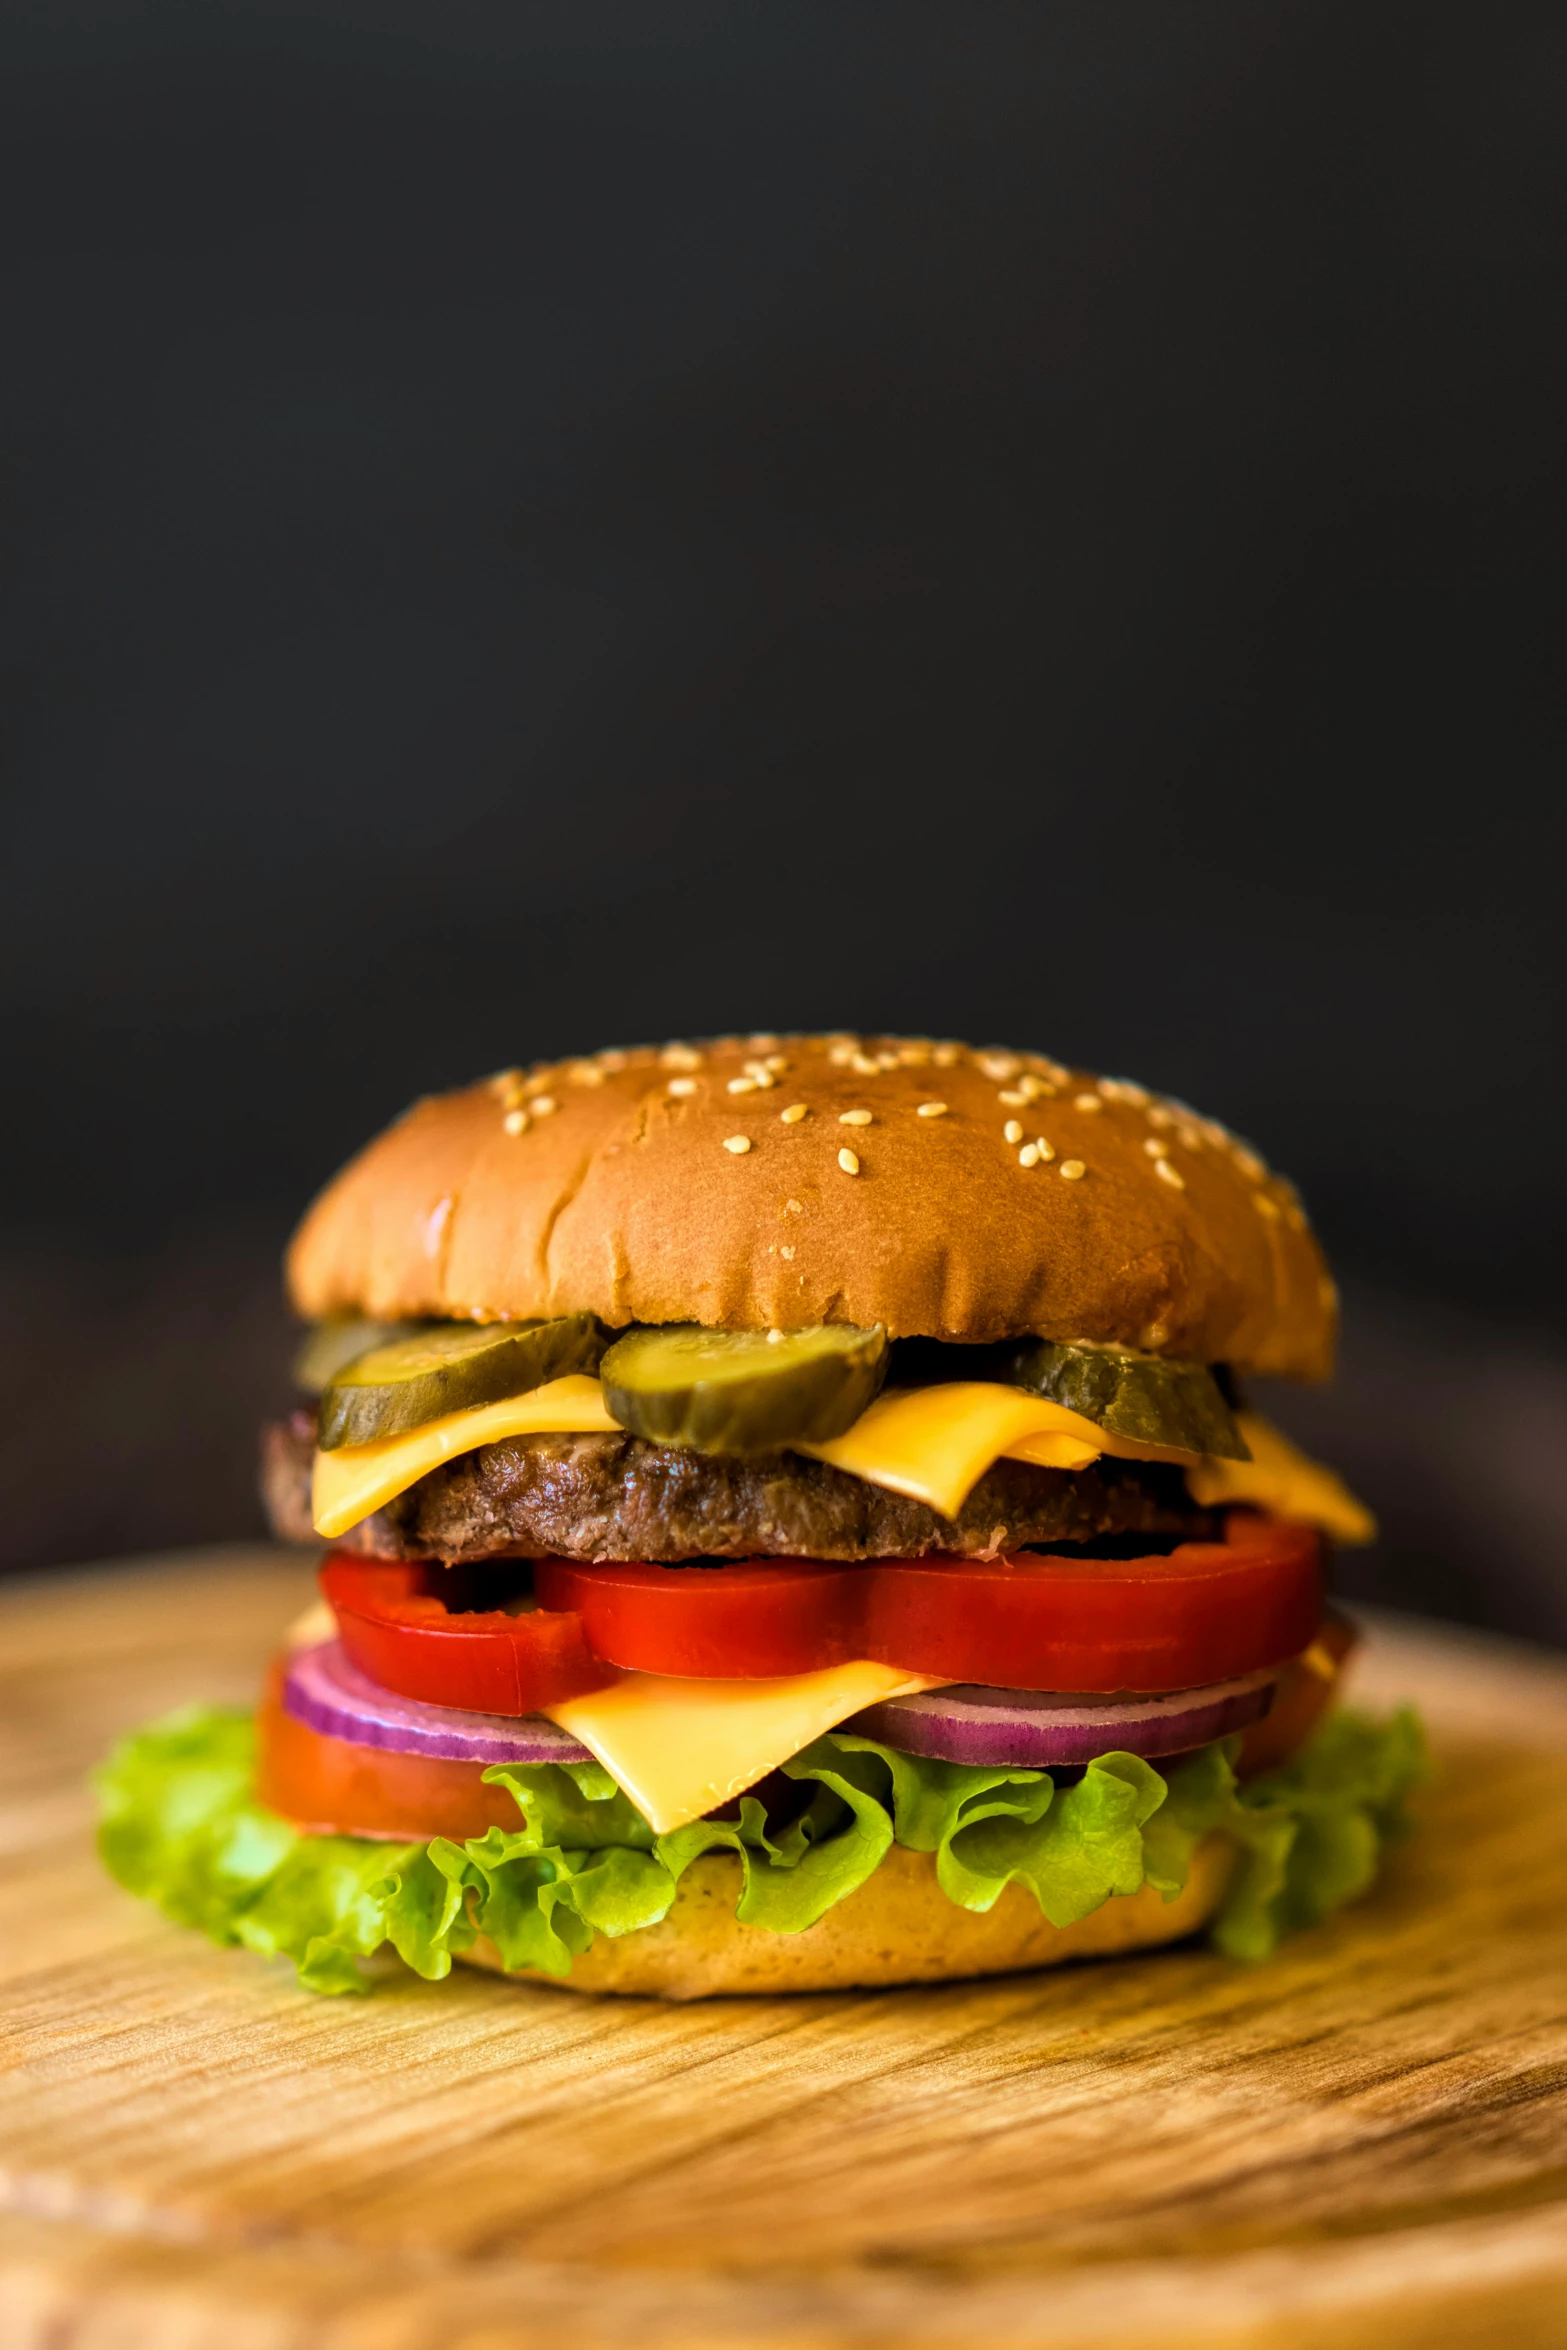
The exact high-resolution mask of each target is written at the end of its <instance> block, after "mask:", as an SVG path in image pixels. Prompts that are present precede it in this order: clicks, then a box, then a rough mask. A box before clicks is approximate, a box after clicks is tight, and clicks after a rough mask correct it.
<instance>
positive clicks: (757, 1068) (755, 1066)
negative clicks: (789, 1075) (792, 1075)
mask: <svg viewBox="0 0 1567 2350" xmlns="http://www.w3.org/2000/svg"><path fill="white" fill-rule="evenodd" d="M740 1066H741V1068H742V1069H744V1071H745V1073H746V1075H747V1077H752V1078H754V1079H755V1080H756V1083H757V1084H758V1085H759V1086H760V1087H761V1088H762V1091H763V1092H764V1093H765V1092H766V1090H767V1088H768V1087H769V1086H770V1085H772V1084H774V1083H775V1082H776V1080H775V1078H774V1076H773V1073H772V1071H771V1069H769V1068H768V1066H767V1063H766V1062H765V1061H742V1062H741V1064H740Z"/></svg>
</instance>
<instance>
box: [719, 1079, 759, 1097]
mask: <svg viewBox="0 0 1567 2350" xmlns="http://www.w3.org/2000/svg"><path fill="white" fill-rule="evenodd" d="M724 1091H725V1093H755V1091H756V1079H755V1078H754V1077H731V1078H730V1080H729V1083H728V1084H727V1085H726V1086H725V1087H724Z"/></svg>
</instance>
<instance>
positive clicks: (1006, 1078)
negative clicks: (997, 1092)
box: [974, 1052, 1018, 1085]
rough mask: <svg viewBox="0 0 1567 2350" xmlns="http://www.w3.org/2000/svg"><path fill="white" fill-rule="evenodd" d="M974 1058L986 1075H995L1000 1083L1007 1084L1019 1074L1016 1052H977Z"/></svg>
mask: <svg viewBox="0 0 1567 2350" xmlns="http://www.w3.org/2000/svg"><path fill="white" fill-rule="evenodd" d="M974 1059H975V1062H976V1065H977V1066H978V1067H979V1068H980V1069H982V1070H983V1071H984V1073H985V1075H986V1076H987V1077H993V1078H994V1079H995V1081H996V1083H997V1084H998V1085H1006V1084H1007V1083H1009V1082H1010V1080H1011V1079H1012V1078H1014V1077H1015V1076H1016V1075H1017V1072H1018V1058H1017V1055H1016V1053H997V1052H985V1053H976V1054H975V1056H974Z"/></svg>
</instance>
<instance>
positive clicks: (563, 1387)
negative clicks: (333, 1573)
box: [310, 1374, 621, 1542]
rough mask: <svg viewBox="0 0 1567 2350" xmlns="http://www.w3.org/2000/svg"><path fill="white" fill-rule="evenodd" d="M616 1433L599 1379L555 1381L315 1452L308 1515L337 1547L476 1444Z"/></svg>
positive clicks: (617, 1431) (577, 1377) (318, 1530)
mask: <svg viewBox="0 0 1567 2350" xmlns="http://www.w3.org/2000/svg"><path fill="white" fill-rule="evenodd" d="M605 1430H610V1431H613V1432H614V1433H615V1434H617V1435H618V1434H619V1433H620V1432H621V1431H620V1423H619V1421H618V1420H612V1419H611V1418H610V1416H609V1413H608V1411H607V1409H606V1408H605V1404H604V1390H603V1389H602V1387H601V1386H600V1385H599V1383H598V1381H597V1380H596V1379H587V1378H584V1377H582V1376H581V1375H580V1374H574V1375H573V1376H572V1377H571V1378H569V1379H551V1380H550V1381H548V1383H547V1384H546V1385H545V1386H543V1387H534V1388H530V1389H529V1391H528V1393H527V1394H526V1395H508V1396H505V1397H503V1398H502V1400H501V1402H499V1403H481V1404H474V1405H472V1406H470V1408H469V1409H468V1410H467V1411H465V1412H448V1413H447V1415H446V1417H445V1419H443V1420H429V1421H427V1422H426V1424H425V1425H424V1427H422V1428H410V1429H409V1431H408V1433H407V1434H406V1435H404V1436H383V1437H382V1438H381V1440H380V1442H379V1443H377V1444H345V1445H343V1446H341V1447H340V1448H339V1449H338V1451H336V1452H318V1453H317V1454H316V1465H315V1470H314V1474H313V1478H312V1483H311V1497H310V1498H311V1515H312V1517H313V1518H314V1520H315V1529H316V1532H317V1533H318V1534H319V1535H321V1536H322V1538H323V1540H325V1541H327V1542H335V1541H336V1539H337V1537H338V1536H339V1535H340V1534H346V1533H347V1532H348V1529H349V1527H350V1526H357V1525H358V1523H359V1521H360V1519H361V1518H368V1517H369V1515H370V1513H371V1511H372V1510H378V1509H381V1508H383V1507H384V1506H385V1504H386V1503H387V1502H389V1501H392V1500H395V1498H396V1496H397V1495H398V1494H399V1493H406V1492H407V1490H408V1488H409V1486H410V1485H414V1484H417V1483H418V1481H419V1479H420V1478H421V1477H425V1476H428V1475H429V1472H430V1471H431V1470H432V1469H438V1468H439V1467H440V1466H441V1463H442V1462H443V1461H450V1460H455V1459H456V1457H457V1455H458V1454H459V1453H463V1452H472V1451H473V1449H474V1447H475V1446H476V1445H480V1444H494V1443H496V1442H497V1441H498V1439H499V1438H501V1437H502V1436H543V1435H562V1434H576V1435H584V1434H593V1433H596V1432H603V1431H605Z"/></svg>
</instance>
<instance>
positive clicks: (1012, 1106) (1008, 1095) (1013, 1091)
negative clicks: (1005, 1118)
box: [996, 1085, 1029, 1110]
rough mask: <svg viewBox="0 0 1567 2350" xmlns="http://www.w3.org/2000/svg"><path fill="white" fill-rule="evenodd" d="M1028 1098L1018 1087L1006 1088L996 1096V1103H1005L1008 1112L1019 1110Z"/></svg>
mask: <svg viewBox="0 0 1567 2350" xmlns="http://www.w3.org/2000/svg"><path fill="white" fill-rule="evenodd" d="M1028 1098H1029V1097H1028V1095H1027V1094H1026V1093H1025V1092H1024V1091H1023V1088H1022V1087H1021V1086H1020V1085H1017V1086H1008V1087H1007V1088H1006V1089H1005V1090H1004V1091H1002V1092H1001V1093H998V1094H997V1096H996V1099H997V1101H998V1102H1005V1103H1006V1105H1007V1108H1008V1109H1009V1110H1020V1109H1021V1108H1022V1107H1023V1104H1024V1103H1025V1102H1026V1101H1027V1100H1028Z"/></svg>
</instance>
